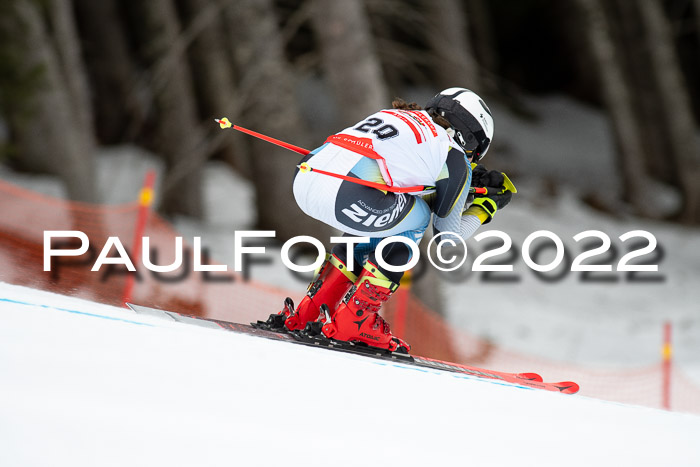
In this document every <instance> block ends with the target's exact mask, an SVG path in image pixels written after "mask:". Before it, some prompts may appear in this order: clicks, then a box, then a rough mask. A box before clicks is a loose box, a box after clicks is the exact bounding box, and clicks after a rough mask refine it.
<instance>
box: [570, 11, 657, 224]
mask: <svg viewBox="0 0 700 467" xmlns="http://www.w3.org/2000/svg"><path fill="white" fill-rule="evenodd" d="M577 2H578V5H579V7H580V8H581V10H582V12H583V13H584V21H585V25H586V31H587V34H588V42H589V45H590V48H591V52H592V54H593V58H594V61H595V63H596V65H597V68H598V72H599V73H600V80H601V84H602V90H603V96H604V100H605V104H606V106H607V109H608V112H609V113H610V116H611V119H612V124H613V127H614V129H615V135H616V140H617V147H618V157H619V166H620V170H621V173H622V183H623V187H624V195H623V196H624V199H625V200H626V201H628V202H629V203H630V204H631V205H632V206H634V208H635V209H636V210H637V211H638V212H645V209H646V203H645V198H644V195H645V193H644V191H643V190H644V186H645V183H644V182H645V178H646V176H645V172H644V162H643V161H644V158H643V153H642V148H641V144H640V141H641V139H640V133H639V129H638V127H637V123H636V120H635V117H634V111H633V107H632V101H631V96H630V93H629V90H628V88H627V84H626V81H625V77H624V74H623V69H622V66H621V65H620V62H619V60H620V59H619V56H618V54H617V53H616V50H615V45H614V43H613V40H612V38H611V33H610V24H609V22H608V18H607V17H606V13H605V10H604V9H603V8H602V5H601V3H600V2H599V1H598V0H577Z"/></svg>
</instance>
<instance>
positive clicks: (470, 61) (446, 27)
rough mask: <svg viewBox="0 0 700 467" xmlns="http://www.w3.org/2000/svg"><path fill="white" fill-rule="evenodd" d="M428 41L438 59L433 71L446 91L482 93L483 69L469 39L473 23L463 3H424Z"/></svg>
mask: <svg viewBox="0 0 700 467" xmlns="http://www.w3.org/2000/svg"><path fill="white" fill-rule="evenodd" d="M424 1H425V2H426V10H427V11H428V12H429V13H428V27H427V33H426V34H427V39H428V43H429V44H430V48H431V50H432V54H433V56H434V57H435V63H434V64H433V69H434V70H435V74H436V75H437V76H436V81H437V83H438V85H439V86H440V87H442V88H449V87H455V86H457V87H465V88H469V89H472V90H473V91H476V92H481V83H480V80H479V67H478V65H477V63H476V60H475V59H474V53H473V51H472V47H471V39H470V37H469V23H468V22H467V15H466V13H465V11H464V8H463V6H462V2H461V1H460V0H440V1H438V2H435V1H432V0H424Z"/></svg>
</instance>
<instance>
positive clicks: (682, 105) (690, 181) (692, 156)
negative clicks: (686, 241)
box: [636, 0, 700, 224]
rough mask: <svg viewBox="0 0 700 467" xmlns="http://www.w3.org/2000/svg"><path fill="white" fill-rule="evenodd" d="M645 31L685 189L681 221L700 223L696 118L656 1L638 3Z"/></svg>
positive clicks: (662, 120)
mask: <svg viewBox="0 0 700 467" xmlns="http://www.w3.org/2000/svg"><path fill="white" fill-rule="evenodd" d="M636 5H637V7H638V8H639V11H640V13H641V17H642V23H643V25H644V29H645V30H646V39H647V42H646V46H647V49H648V51H649V54H650V57H651V62H652V67H651V70H650V71H651V73H653V75H654V76H655V78H656V81H657V84H658V93H657V94H656V95H657V96H658V98H659V99H660V100H661V104H662V105H661V108H662V109H663V117H662V118H659V125H660V126H662V127H663V128H664V129H665V130H666V131H668V134H669V136H670V138H669V147H668V148H667V152H668V155H666V154H663V155H662V156H664V158H666V157H668V158H669V159H671V160H673V161H674V166H675V170H676V180H677V182H678V183H680V185H681V190H682V191H683V210H682V212H681V217H680V218H681V221H683V222H687V223H694V224H697V223H700V185H699V184H698V179H700V147H698V143H697V140H696V136H695V132H696V127H695V121H694V118H693V113H692V109H691V104H690V102H691V101H690V96H689V95H688V89H687V87H686V83H685V80H684V78H683V73H682V71H681V68H680V64H679V61H678V56H677V54H676V50H675V46H674V41H673V35H672V32H671V26H670V24H669V21H668V19H667V18H666V16H665V14H664V11H663V8H662V5H661V3H660V2H658V1H657V0H648V1H644V2H638V3H637V4H636Z"/></svg>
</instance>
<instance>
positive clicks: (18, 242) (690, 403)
mask: <svg viewBox="0 0 700 467" xmlns="http://www.w3.org/2000/svg"><path fill="white" fill-rule="evenodd" d="M135 198H136V194H135ZM140 210H141V212H143V209H142V208H141V209H140V205H139V203H137V202H134V203H133V204H127V205H118V206H108V205H90V204H83V203H77V202H69V201H64V200H59V199H55V198H51V197H47V196H43V195H39V194H36V193H34V192H31V191H27V190H24V189H21V188H18V187H16V186H14V185H11V184H8V183H2V182H0V214H1V215H0V264H1V265H2V268H0V281H4V282H8V283H12V284H18V285H25V286H29V287H33V288H37V289H42V290H48V291H53V292H58V293H62V294H68V295H72V296H77V297H81V298H86V299H90V300H94V301H97V302H101V303H107V304H111V305H117V306H121V305H122V299H123V294H124V289H125V285H126V277H127V272H126V269H125V268H124V267H123V266H121V265H105V266H103V267H102V268H101V270H100V271H99V272H93V271H91V268H92V266H93V264H94V262H95V259H96V258H97V255H98V254H99V253H100V251H101V250H102V247H103V245H104V244H105V242H106V241H107V239H108V238H109V237H118V238H119V240H120V242H121V243H122V244H123V245H124V247H125V249H126V250H127V252H132V251H133V250H134V245H133V243H134V236H135V235H134V231H135V228H136V226H137V224H138V216H139V211H140ZM46 230H75V231H81V232H84V233H85V234H86V235H87V236H88V238H89V240H90V249H89V250H88V251H87V252H86V253H85V254H83V255H80V256H76V257H62V258H57V259H56V260H55V261H54V262H53V264H52V271H51V272H45V271H44V270H43V265H44V244H43V243H44V231H46ZM143 235H144V236H147V237H149V239H150V247H151V251H152V253H153V254H152V256H151V260H152V262H153V263H154V264H158V265H165V264H171V263H172V262H173V260H174V258H175V245H176V243H175V238H176V237H177V236H178V233H177V232H176V231H175V230H174V229H173V228H172V227H171V225H170V224H169V223H167V222H166V221H165V220H163V219H162V218H160V217H159V216H157V215H155V214H154V213H149V215H148V220H147V222H146V223H145V228H144V231H143ZM77 246H78V243H73V244H65V245H63V246H62V247H63V248H77ZM54 247H56V248H58V247H59V245H58V244H54ZM110 256H117V255H116V252H115V251H114V249H113V250H112V252H111V254H110ZM132 259H133V260H134V263H135V265H136V267H137V270H138V273H137V276H136V277H137V278H136V280H135V281H134V288H133V292H132V294H131V296H132V301H133V302H135V303H139V304H143V305H146V306H154V307H158V308H163V309H170V310H173V311H179V312H182V313H187V314H195V315H199V316H206V317H211V318H216V319H222V320H227V321H236V322H248V321H253V320H256V319H264V318H266V317H267V315H268V314H269V313H273V312H276V311H278V310H279V308H280V305H281V303H282V299H283V298H284V297H285V296H287V295H291V296H292V297H294V298H297V299H298V298H300V296H301V295H302V291H301V290H296V291H295V292H291V293H290V292H289V291H286V290H283V289H280V288H277V287H273V286H269V285H266V284H263V283H260V282H255V281H244V280H243V279H242V277H241V276H240V275H236V274H233V273H232V272H225V273H222V272H213V273H203V272H194V271H193V266H192V253H191V249H190V250H189V252H187V253H186V254H185V255H184V257H183V260H184V262H183V266H182V267H181V268H180V269H179V270H176V271H174V272H171V273H161V274H154V273H152V272H151V271H148V270H146V269H145V268H143V266H141V265H140V258H139V259H138V260H137V259H136V258H132ZM205 262H206V261H205ZM293 288H294V289H298V285H297V284H295V285H294V287H293ZM383 314H384V315H385V316H386V318H387V320H388V321H389V322H391V323H392V324H394V329H395V330H399V332H400V335H401V337H404V338H405V339H406V340H407V341H408V342H410V343H411V344H412V346H413V352H414V353H415V354H420V355H425V356H428V357H432V358H437V359H442V360H449V361H455V362H458V363H464V364H470V365H475V366H480V367H483V368H488V369H493V370H500V371H512V372H525V371H527V372H537V373H540V374H541V375H542V376H543V377H544V378H545V380H546V381H560V380H572V381H576V382H577V383H579V385H580V386H581V392H580V394H583V395H586V396H591V397H596V398H600V399H606V400H610V401H617V402H625V403H632V404H639V405H644V406H650V407H662V400H663V397H664V394H663V387H664V385H663V383H662V381H663V375H664V370H663V367H662V364H661V363H659V364H658V365H654V366H650V367H648V368H639V369H634V370H630V369H610V368H606V369H604V370H603V369H599V370H597V369H590V368H581V367H578V366H575V365H571V364H567V363H565V362H552V361H548V360H545V359H541V358H536V357H532V356H527V355H523V354H519V353H515V352H512V351H508V350H506V349H503V348H501V347H499V346H496V345H494V344H492V343H490V342H489V341H487V340H484V339H481V338H478V337H475V336H472V335H468V334H467V333H464V332H458V331H455V330H454V329H452V328H450V326H449V325H448V324H447V323H446V322H445V321H444V320H443V319H442V318H441V317H440V316H439V315H437V314H436V313H434V312H432V311H431V310H429V309H427V307H425V306H424V305H423V304H421V303H420V301H419V300H417V299H416V298H415V297H413V296H411V295H410V293H409V292H406V288H401V289H399V292H397V297H395V299H393V300H391V301H390V302H389V303H388V305H387V307H386V309H385V310H384V311H383ZM669 387H670V394H668V397H669V398H670V401H671V402H670V405H671V408H672V409H673V410H678V411H685V412H694V413H700V387H698V386H697V385H696V384H695V383H693V382H692V381H691V380H690V379H689V378H688V377H687V376H686V375H685V374H684V373H683V372H682V369H681V368H673V369H672V371H671V373H670V385H669Z"/></svg>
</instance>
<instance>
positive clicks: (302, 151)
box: [214, 117, 311, 156]
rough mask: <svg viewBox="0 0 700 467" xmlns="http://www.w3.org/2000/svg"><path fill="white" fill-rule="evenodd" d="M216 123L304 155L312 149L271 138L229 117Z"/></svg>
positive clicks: (218, 119)
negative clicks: (237, 123) (240, 124)
mask: <svg viewBox="0 0 700 467" xmlns="http://www.w3.org/2000/svg"><path fill="white" fill-rule="evenodd" d="M214 120H216V123H218V124H219V126H220V127H221V128H222V129H224V128H233V129H234V130H238V131H240V132H241V133H245V134H247V135H250V136H255V137H256V138H258V139H261V140H263V141H267V142H268V143H272V144H276V145H277V146H280V147H283V148H285V149H289V150H290V151H294V152H298V153H299V154H301V155H302V156H306V155H307V154H309V153H310V152H311V151H309V150H308V149H304V148H300V147H299V146H294V145H293V144H289V143H285V142H284V141H280V140H278V139H275V138H271V137H270V136H265V135H263V134H262V133H258V132H257V131H253V130H249V129H247V128H243V127H242V126H238V125H234V124H233V123H231V122H230V121H229V119H228V118H226V117H224V118H215V119H214Z"/></svg>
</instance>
